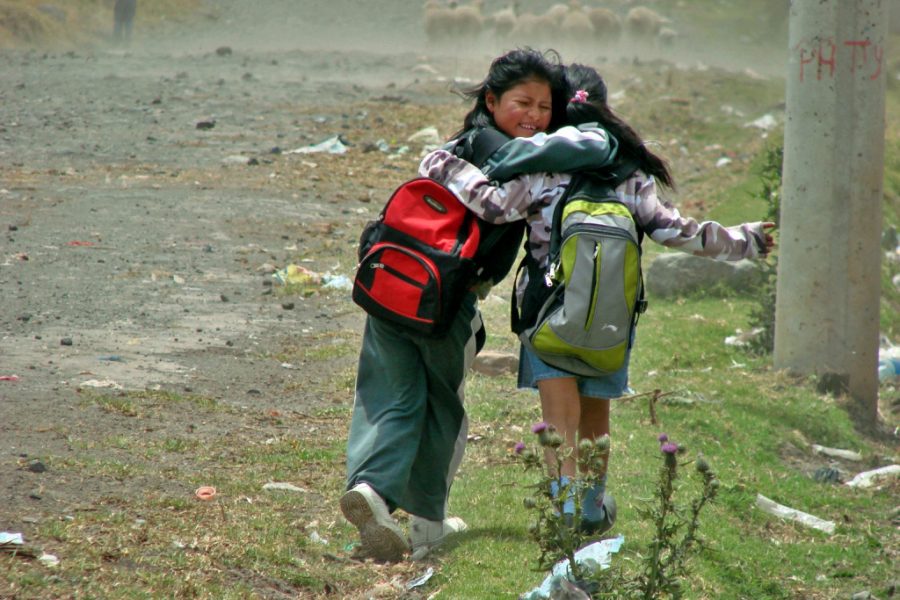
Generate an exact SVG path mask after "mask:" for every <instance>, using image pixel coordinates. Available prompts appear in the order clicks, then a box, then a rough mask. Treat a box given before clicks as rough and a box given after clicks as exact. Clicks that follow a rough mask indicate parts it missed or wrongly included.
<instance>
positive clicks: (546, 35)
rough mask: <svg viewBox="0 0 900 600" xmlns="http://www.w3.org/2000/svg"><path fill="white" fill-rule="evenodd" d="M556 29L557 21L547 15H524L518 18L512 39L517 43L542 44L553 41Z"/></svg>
mask: <svg viewBox="0 0 900 600" xmlns="http://www.w3.org/2000/svg"><path fill="white" fill-rule="evenodd" d="M556 29H557V25H556V21H555V20H554V19H553V18H552V17H549V16H548V15H547V14H543V15H535V14H532V13H523V14H521V15H519V16H518V17H517V18H516V26H515V27H514V28H513V31H512V34H511V37H512V38H513V39H514V40H515V41H516V42H517V43H526V44H541V43H543V42H546V41H550V40H552V38H553V36H554V34H555V32H556Z"/></svg>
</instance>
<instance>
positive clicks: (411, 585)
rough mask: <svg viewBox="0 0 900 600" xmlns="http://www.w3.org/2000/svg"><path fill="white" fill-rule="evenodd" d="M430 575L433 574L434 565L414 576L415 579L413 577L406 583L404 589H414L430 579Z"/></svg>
mask: <svg viewBox="0 0 900 600" xmlns="http://www.w3.org/2000/svg"><path fill="white" fill-rule="evenodd" d="M432 575H434V567H428V568H427V569H425V572H424V573H423V574H421V575H419V576H418V577H416V578H415V579H413V580H412V581H410V582H409V583H407V584H406V589H407V590H411V589H415V588H417V587H420V586H423V585H425V584H426V583H427V582H428V580H429V579H431V576H432Z"/></svg>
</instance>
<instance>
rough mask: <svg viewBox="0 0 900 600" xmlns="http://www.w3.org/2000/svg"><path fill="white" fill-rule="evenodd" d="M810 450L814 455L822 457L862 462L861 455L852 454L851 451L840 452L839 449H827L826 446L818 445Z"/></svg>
mask: <svg viewBox="0 0 900 600" xmlns="http://www.w3.org/2000/svg"><path fill="white" fill-rule="evenodd" d="M812 450H813V452H815V453H816V454H822V455H824V456H830V457H831V458H843V459H844V460H856V461H859V460H862V459H863V457H862V454H860V453H859V452H854V451H853V450H841V449H840V448H828V447H826V446H820V445H818V444H813V445H812Z"/></svg>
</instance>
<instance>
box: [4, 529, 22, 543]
mask: <svg viewBox="0 0 900 600" xmlns="http://www.w3.org/2000/svg"><path fill="white" fill-rule="evenodd" d="M24 543H25V538H24V537H22V534H21V533H11V532H9V531H0V546H7V545H16V546H21V545H22V544H24Z"/></svg>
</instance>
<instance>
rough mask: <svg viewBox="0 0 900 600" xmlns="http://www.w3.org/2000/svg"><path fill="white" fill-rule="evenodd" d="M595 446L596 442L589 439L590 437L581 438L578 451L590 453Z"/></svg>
mask: <svg viewBox="0 0 900 600" xmlns="http://www.w3.org/2000/svg"><path fill="white" fill-rule="evenodd" d="M593 448H594V442H592V441H591V440H589V439H588V438H581V439H580V440H578V452H579V453H581V454H588V453H589V452H590V451H591V450H593Z"/></svg>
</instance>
